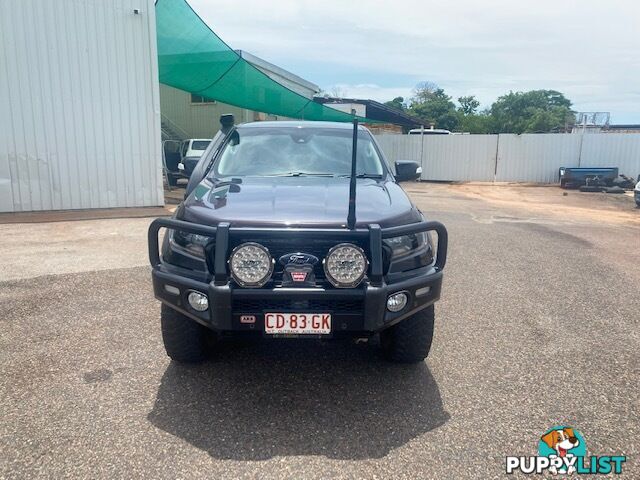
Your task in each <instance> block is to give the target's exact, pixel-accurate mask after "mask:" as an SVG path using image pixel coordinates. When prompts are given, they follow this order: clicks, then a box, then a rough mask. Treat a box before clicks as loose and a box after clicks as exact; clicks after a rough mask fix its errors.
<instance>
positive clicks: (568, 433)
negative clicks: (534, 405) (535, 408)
mask: <svg viewBox="0 0 640 480" xmlns="http://www.w3.org/2000/svg"><path fill="white" fill-rule="evenodd" d="M626 461H627V457H626V456H625V455H610V454H609V455H587V445H586V443H585V441H584V438H583V436H582V435H581V434H580V432H578V430H576V429H575V428H573V427H568V426H555V427H552V428H550V429H549V430H547V431H546V432H545V433H544V434H543V435H542V436H540V437H538V455H535V456H525V455H518V456H516V455H509V456H507V457H506V470H505V471H506V473H507V474H513V473H516V472H520V473H523V474H525V475H541V474H543V475H544V474H545V473H547V472H548V473H551V474H554V475H557V474H568V475H571V474H574V473H577V474H578V475H608V474H620V473H622V467H623V465H624V463H625V462H626Z"/></svg>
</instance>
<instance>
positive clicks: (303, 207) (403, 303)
mask: <svg viewBox="0 0 640 480" xmlns="http://www.w3.org/2000/svg"><path fill="white" fill-rule="evenodd" d="M226 122H227V128H224V129H223V130H224V131H223V132H220V133H219V134H218V135H217V136H216V138H215V139H214V141H213V142H211V144H210V145H209V148H208V149H207V150H206V151H205V153H204V154H203V156H202V158H201V159H200V162H199V163H198V165H197V166H196V168H195V170H194V172H193V174H192V177H191V178H190V181H189V185H188V187H187V192H186V194H185V201H184V202H183V203H182V204H181V205H180V206H179V207H178V208H177V210H176V213H175V215H174V217H173V218H171V219H169V218H159V219H156V220H154V221H153V222H152V224H151V226H150V228H149V258H150V261H151V265H152V267H153V271H152V277H153V288H154V292H155V296H156V298H158V299H159V300H160V301H161V302H162V309H161V325H162V336H163V340H164V345H165V348H166V351H167V354H168V355H169V357H171V358H172V359H173V360H175V361H178V362H197V361H201V360H203V359H205V358H206V357H207V355H208V353H209V352H210V351H211V348H215V343H216V342H215V340H216V339H219V338H221V337H224V336H226V335H228V334H251V333H252V334H253V335H256V334H257V335H263V336H265V337H272V338H273V337H284V338H289V337H295V338H303V337H304V338H336V337H342V336H345V335H346V336H351V337H354V338H356V339H361V338H369V337H372V336H374V335H376V334H379V335H380V345H381V346H382V349H383V352H384V354H385V356H386V357H387V358H389V359H390V360H394V361H399V362H420V361H423V360H424V359H425V358H426V357H427V355H428V354H429V349H430V347H431V341H432V337H433V329H434V303H435V302H436V300H438V299H439V298H440V290H441V285H442V270H443V267H444V265H445V261H446V255H447V231H446V229H445V227H444V226H443V225H442V224H441V223H438V222H434V221H427V220H426V219H425V217H424V215H423V214H422V213H421V212H420V211H419V210H418V208H416V206H415V205H413V204H412V203H411V201H410V200H409V198H408V197H407V195H406V194H405V192H404V191H403V190H402V188H401V187H400V186H399V185H398V182H400V181H405V180H415V179H416V178H418V177H419V175H420V170H419V166H418V164H417V163H415V162H397V163H396V164H395V173H393V172H392V169H391V168H390V166H389V165H388V163H387V161H386V159H385V157H384V154H383V153H382V151H381V150H380V148H379V147H378V145H377V144H376V142H375V140H374V138H373V136H372V135H371V133H370V132H369V131H368V130H367V129H366V128H364V127H362V126H358V124H357V121H354V124H353V125H351V124H343V123H332V122H303V121H300V122H258V123H248V124H243V125H238V126H231V127H229V126H228V123H229V121H228V118H227V119H226ZM161 229H163V230H164V231H165V232H166V233H165V235H164V240H163V241H162V244H161V246H159V244H158V234H159V231H160V230H161ZM433 231H435V232H436V233H437V245H436V244H434V240H433V238H432V232H433ZM212 340H213V341H212Z"/></svg>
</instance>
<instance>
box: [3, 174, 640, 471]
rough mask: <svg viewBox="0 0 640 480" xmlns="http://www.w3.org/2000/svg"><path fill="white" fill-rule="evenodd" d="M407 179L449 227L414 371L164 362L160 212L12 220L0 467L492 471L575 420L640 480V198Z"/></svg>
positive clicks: (317, 362)
mask: <svg viewBox="0 0 640 480" xmlns="http://www.w3.org/2000/svg"><path fill="white" fill-rule="evenodd" d="M407 190H408V191H409V192H410V194H411V195H412V197H413V199H414V200H415V201H416V203H417V204H418V205H419V206H420V207H421V209H422V210H423V211H424V212H425V213H427V214H428V215H429V217H431V218H433V219H437V220H441V221H443V222H444V223H445V224H446V225H447V227H448V228H449V232H450V254H449V255H450V257H449V258H450V261H449V264H448V265H447V268H446V274H445V275H446V276H445V285H444V289H443V298H442V301H441V302H440V303H439V304H438V305H437V307H436V337H435V340H434V347H433V349H432V353H431V355H430V357H429V359H428V360H427V361H426V362H425V363H424V364H421V365H416V366H401V365H393V364H388V363H385V362H384V361H383V360H382V359H381V358H380V356H379V353H378V351H377V349H376V347H375V345H357V346H356V345H352V344H341V343H327V344H316V343H308V342H303V341H282V342H274V343H255V344H228V345H226V346H225V347H224V349H223V350H222V351H220V352H218V354H217V355H216V356H215V358H213V359H212V360H211V361H209V362H207V363H205V364H202V365H199V366H195V367H186V366H179V365H175V364H172V363H171V362H170V361H169V360H168V358H167V357H166V356H165V354H164V350H163V347H162V344H161V339H160V333H159V310H160V308H159V304H158V303H157V302H156V301H155V300H154V299H153V297H152V292H151V288H150V278H149V277H150V276H149V268H148V267H147V265H146V262H147V260H146V243H145V242H146V240H145V231H146V226H147V225H148V223H149V221H150V219H146V218H137V219H127V220H122V219H107V220H89V221H78V222H62V223H44V224H16V225H0V234H1V235H2V237H3V239H4V240H3V244H2V247H0V254H1V258H2V259H3V268H2V271H1V272H0V279H2V282H1V283H0V311H1V312H2V315H1V317H0V322H1V324H0V328H1V329H2V330H1V333H0V359H1V362H0V412H1V414H2V415H1V419H0V452H1V453H0V477H3V478H30V477H45V476H46V477H53V478H59V477H73V478H78V477H82V478H140V477H146V478H149V477H151V478H295V479H299V478H318V479H326V478H380V479H386V478H438V479H443V478H499V477H503V476H504V475H505V474H504V471H505V456H507V455H527V456H528V455H534V454H536V452H537V445H538V441H539V438H540V436H541V435H542V434H543V433H544V432H545V431H546V430H547V429H548V428H550V427H551V426H554V425H569V426H573V427H574V428H576V429H578V430H579V431H580V432H581V433H582V435H583V436H584V438H585V441H586V443H587V449H588V451H589V453H590V454H592V455H627V463H626V464H625V465H624V475H623V478H624V477H626V478H638V477H639V476H640V466H639V462H638V458H639V457H638V456H639V454H640V451H639V450H640V440H638V439H639V438H640V422H639V421H638V418H639V413H640V412H639V406H640V405H639V395H638V384H639V383H640V362H639V360H640V339H639V333H638V323H639V321H640V310H639V306H640V288H639V287H640V268H639V266H640V210H634V209H633V206H632V201H630V202H629V203H628V204H627V203H625V202H626V200H624V199H622V200H615V201H613V203H612V201H611V200H609V199H608V198H605V199H604V200H602V199H599V198H600V197H584V196H580V195H588V194H579V193H577V192H570V193H569V195H567V196H563V195H562V192H561V191H560V190H559V189H556V188H553V189H552V188H548V187H547V188H546V190H539V189H536V188H534V187H530V188H529V189H527V188H524V187H489V186H464V185H461V186H446V185H427V184H413V185H410V186H409V187H407ZM587 198H588V199H587ZM627 207H628V208H627Z"/></svg>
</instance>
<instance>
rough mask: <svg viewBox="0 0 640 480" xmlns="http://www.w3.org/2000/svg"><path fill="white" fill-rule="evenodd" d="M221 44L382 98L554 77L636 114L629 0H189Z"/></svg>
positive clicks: (610, 107)
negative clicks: (423, 88)
mask: <svg viewBox="0 0 640 480" xmlns="http://www.w3.org/2000/svg"><path fill="white" fill-rule="evenodd" d="M189 3H190V4H191V6H192V7H193V8H194V10H195V11H196V12H197V13H198V14H199V15H200V16H201V17H203V19H204V20H205V21H206V22H207V23H208V24H209V26H210V27H211V28H212V29H213V30H214V31H215V32H216V33H217V34H218V35H220V36H221V37H222V39H223V40H225V41H226V42H227V43H228V44H230V45H231V47H233V48H236V49H243V50H247V51H248V52H251V53H253V54H255V55H257V56H259V57H262V58H264V59H265V60H268V61H270V62H272V63H275V64H277V65H279V66H281V67H283V68H285V69H287V70H290V71H292V72H294V73H296V74H297V75H300V76H301V77H303V78H306V79H307V80H310V81H312V82H314V83H316V84H318V85H320V86H321V87H322V88H323V89H325V90H327V91H332V90H334V89H337V90H339V91H340V92H341V93H342V94H344V95H345V96H352V97H358V98H372V99H374V100H379V101H385V100H390V99H391V98H393V97H395V96H404V97H409V96H411V91H412V89H413V87H414V86H415V85H416V84H417V83H418V82H420V81H431V82H434V83H436V84H438V85H439V86H441V87H442V88H444V89H445V90H446V91H447V93H448V94H449V95H451V96H453V97H454V98H457V97H458V96H461V95H476V97H477V98H478V99H479V100H480V101H481V104H482V105H481V106H482V107H486V106H489V105H491V103H492V102H493V101H494V100H495V99H496V98H497V97H498V96H499V95H501V94H504V93H507V92H508V91H509V90H513V91H521V90H531V89H539V88H545V89H554V90H559V91H561V92H563V93H564V94H565V95H566V96H567V97H568V98H569V99H570V100H572V101H573V103H574V107H573V108H574V109H575V110H578V111H608V112H611V121H612V123H640V53H639V50H638V36H639V32H640V2H637V1H615V0H614V1H607V2H604V1H602V0H600V1H591V0H583V1H580V2H578V1H569V0H564V1H557V0H556V1H547V0H537V1H531V0H516V1H514V0H510V1H502V0H501V1H490V0H487V1H484V2H478V1H474V0H461V1H453V2H443V1H441V0H440V1H437V2H435V1H431V0H426V1H425V0H420V1H418V0H416V1H414V0H411V1H409V0H395V1H381V0H368V1H356V0H350V1H345V0H342V1H339V0H323V1H322V2H318V1H317V0H315V1H307V0H275V1H270V2H267V1H260V0H243V1H242V2H228V1H224V2H223V1H211V0H190V1H189Z"/></svg>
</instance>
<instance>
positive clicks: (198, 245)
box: [169, 230, 211, 259]
mask: <svg viewBox="0 0 640 480" xmlns="http://www.w3.org/2000/svg"><path fill="white" fill-rule="evenodd" d="M210 240H211V237H206V236H204V235H197V234H195V233H185V232H181V231H180V230H173V232H171V236H170V237H169V243H170V244H171V247H172V248H173V249H175V250H178V251H180V252H181V253H185V254H188V255H191V256H194V257H197V258H199V259H203V258H204V247H205V245H206V244H207V243H209V241H210Z"/></svg>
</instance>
